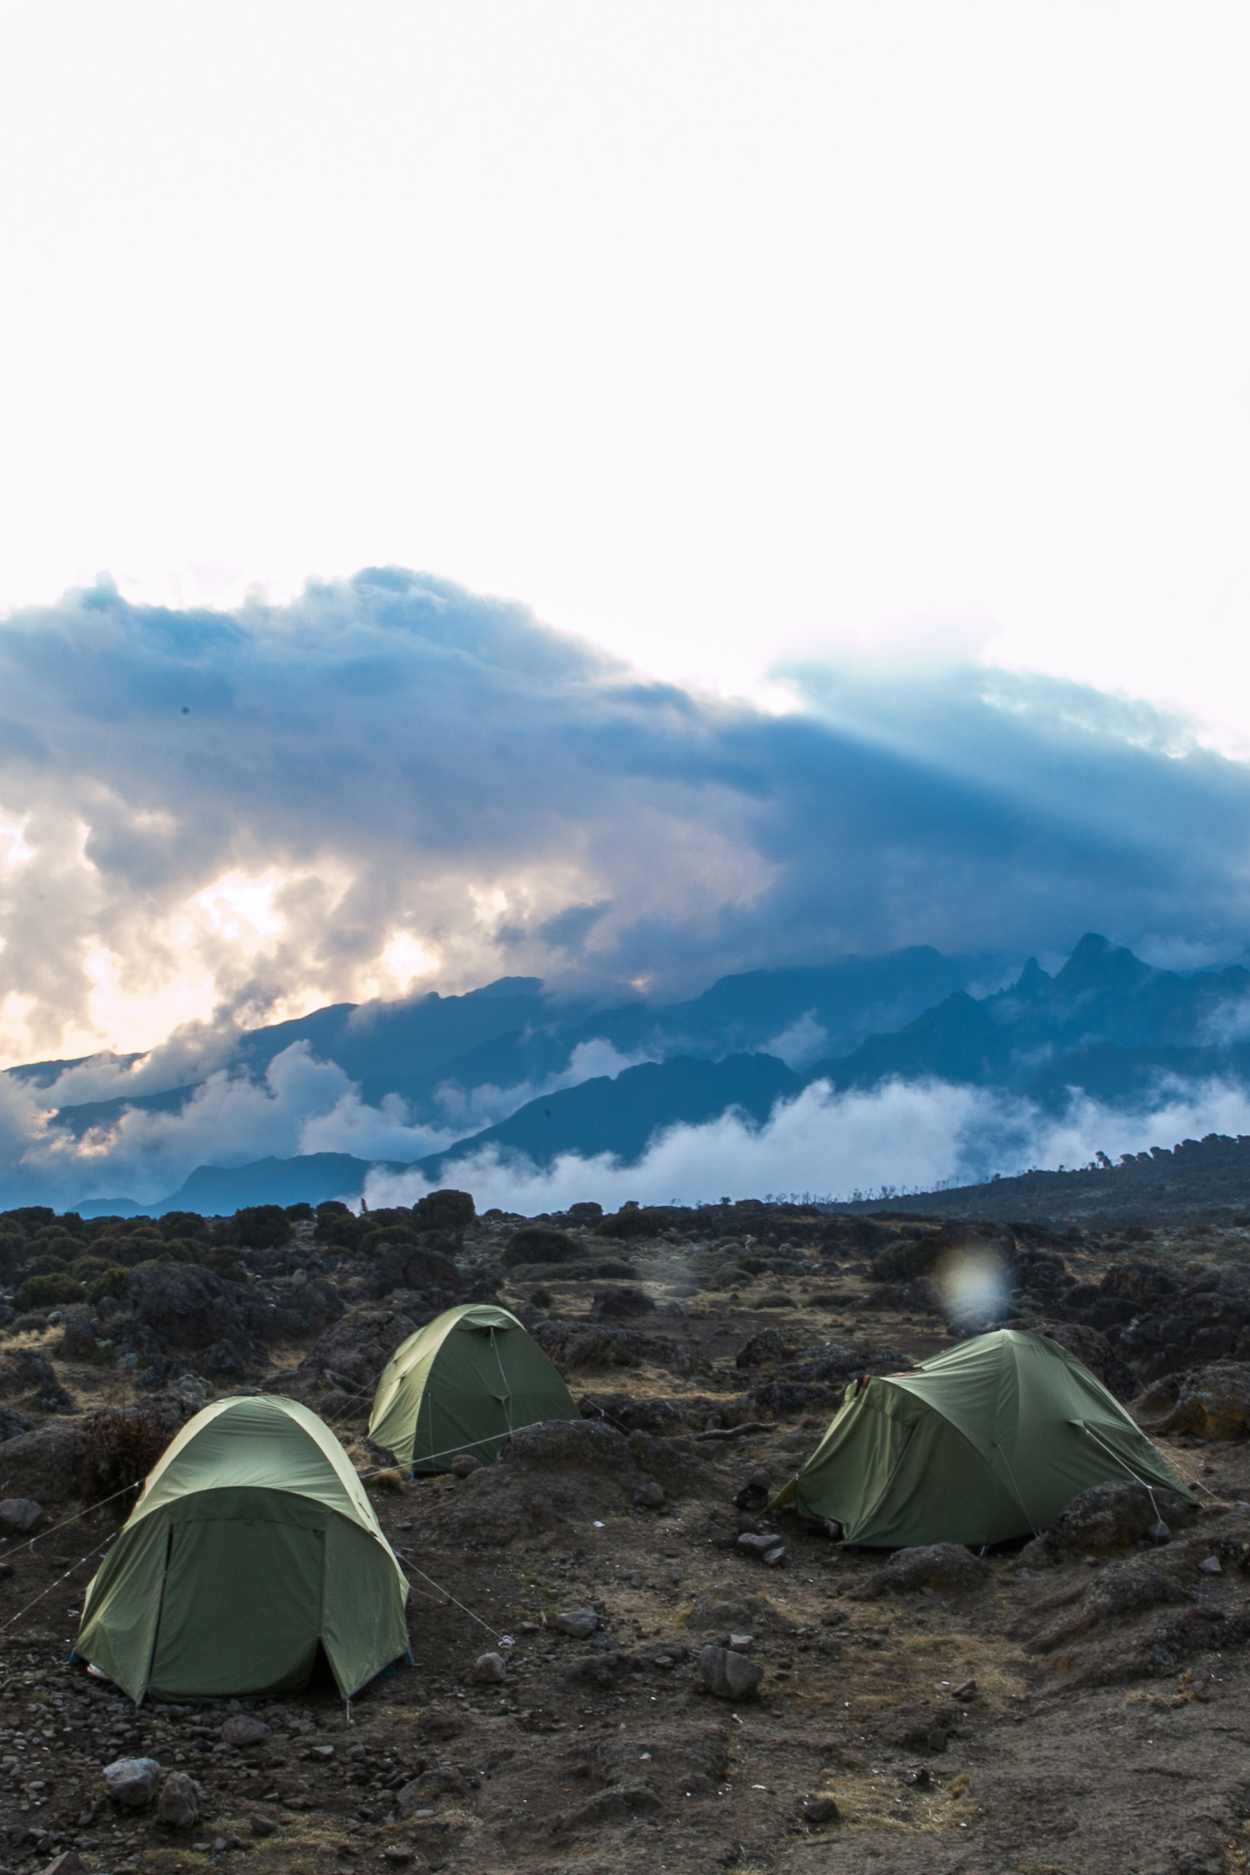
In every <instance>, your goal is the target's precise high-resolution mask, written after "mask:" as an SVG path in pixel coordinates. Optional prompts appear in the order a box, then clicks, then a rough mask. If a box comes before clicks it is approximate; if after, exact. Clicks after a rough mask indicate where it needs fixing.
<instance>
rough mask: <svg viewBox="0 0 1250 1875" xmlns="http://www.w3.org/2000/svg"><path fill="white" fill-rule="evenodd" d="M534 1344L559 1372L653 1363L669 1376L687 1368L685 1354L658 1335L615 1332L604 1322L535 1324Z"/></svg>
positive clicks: (681, 1347)
mask: <svg viewBox="0 0 1250 1875" xmlns="http://www.w3.org/2000/svg"><path fill="white" fill-rule="evenodd" d="M530 1333H531V1334H532V1335H533V1337H534V1340H535V1341H537V1343H538V1345H539V1346H540V1347H541V1348H542V1350H543V1352H544V1353H545V1354H546V1355H547V1356H548V1357H549V1358H550V1359H551V1360H552V1361H554V1362H555V1364H556V1366H557V1367H558V1368H560V1369H561V1370H562V1372H564V1373H566V1374H568V1373H577V1372H585V1371H587V1370H592V1371H593V1370H595V1369H602V1368H608V1367H637V1366H639V1365H640V1364H641V1363H642V1362H643V1361H653V1362H655V1363H656V1364H657V1365H658V1366H662V1367H667V1368H668V1369H669V1371H670V1372H671V1373H686V1372H688V1371H689V1368H690V1356H689V1354H688V1352H687V1350H686V1349H685V1348H684V1347H683V1346H682V1345H681V1344H680V1343H677V1342H672V1341H667V1340H665V1339H663V1338H662V1337H660V1336H659V1335H646V1334H643V1332H642V1330H641V1329H638V1328H615V1327H610V1326H609V1325H608V1324H607V1323H604V1322H587V1321H578V1322H551V1321H548V1322H535V1323H534V1324H533V1326H532V1327H531V1329H530Z"/></svg>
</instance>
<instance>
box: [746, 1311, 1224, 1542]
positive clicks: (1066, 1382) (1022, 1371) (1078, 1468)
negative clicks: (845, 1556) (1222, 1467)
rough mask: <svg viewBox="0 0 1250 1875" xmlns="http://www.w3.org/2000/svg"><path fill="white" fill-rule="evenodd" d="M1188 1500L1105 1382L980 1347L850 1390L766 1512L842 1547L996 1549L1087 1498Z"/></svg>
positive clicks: (996, 1346)
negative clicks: (790, 1517)
mask: <svg viewBox="0 0 1250 1875" xmlns="http://www.w3.org/2000/svg"><path fill="white" fill-rule="evenodd" d="M1129 1479H1136V1480H1137V1481H1138V1483H1140V1484H1143V1485H1147V1486H1151V1487H1162V1488H1165V1489H1167V1490H1170V1491H1178V1492H1180V1493H1181V1494H1182V1495H1184V1496H1185V1497H1190V1496H1191V1495H1192V1493H1191V1492H1190V1491H1189V1489H1188V1487H1187V1486H1186V1485H1185V1484H1183V1483H1182V1482H1181V1480H1180V1479H1179V1478H1178V1477H1177V1476H1176V1475H1175V1473H1174V1472H1173V1471H1172V1470H1171V1468H1170V1467H1169V1466H1168V1464H1167V1462H1166V1460H1165V1459H1164V1458H1163V1456H1162V1454H1161V1453H1160V1452H1158V1451H1156V1449H1155V1447H1154V1446H1153V1445H1152V1444H1151V1443H1150V1440H1149V1439H1148V1438H1147V1437H1146V1435H1145V1434H1144V1433H1143V1432H1141V1431H1140V1430H1139V1429H1138V1427H1137V1426H1136V1425H1134V1423H1133V1421H1132V1420H1131V1419H1130V1418H1129V1416H1128V1414H1127V1413H1126V1412H1125V1410H1124V1408H1123V1407H1122V1406H1121V1405H1120V1403H1119V1401H1118V1400H1116V1399H1115V1398H1114V1397H1113V1395H1111V1394H1110V1393H1108V1391H1107V1389H1106V1388H1105V1387H1104V1386H1103V1385H1102V1384H1101V1382H1099V1381H1097V1380H1095V1378H1094V1376H1093V1375H1092V1374H1091V1373H1090V1372H1089V1370H1088V1369H1087V1368H1085V1367H1082V1365H1081V1363H1080V1362H1079V1361H1078V1360H1077V1359H1076V1358H1075V1356H1074V1355H1072V1354H1069V1353H1068V1351H1067V1349H1066V1348H1061V1347H1060V1346H1059V1345H1058V1343H1057V1342H1054V1341H1049V1340H1047V1339H1046V1337H1045V1336H1044V1335H1035V1334H1029V1333H1026V1332H1024V1331H1022V1330H1020V1329H1015V1328H1000V1329H996V1330H995V1331H994V1332H993V1333H992V1334H988V1335H978V1336H977V1338H976V1339H975V1340H974V1341H965V1342H962V1343H961V1344H960V1346H959V1347H956V1348H951V1349H950V1350H949V1352H947V1353H946V1354H938V1355H935V1356H934V1358H933V1359H932V1360H929V1361H923V1362H922V1363H921V1365H920V1367H919V1368H918V1369H917V1371H916V1372H915V1373H911V1374H886V1375H881V1376H875V1377H874V1378H872V1379H869V1380H859V1381H853V1382H852V1383H851V1385H850V1386H849V1387H848V1388H847V1390H846V1394H845V1396H844V1399H843V1403H842V1406H841V1408H840V1409H839V1411H838V1412H837V1413H836V1414H835V1416H834V1418H833V1419H832V1421H831V1422H830V1424H829V1427H828V1430H827V1431H826V1433H825V1436H824V1438H823V1439H822V1440H821V1442H820V1444H819V1445H818V1446H817V1448H816V1450H815V1451H814V1452H813V1453H812V1456H811V1457H810V1458H809V1459H808V1461H807V1463H806V1465H804V1467H803V1469H802V1470H801V1471H800V1472H799V1474H798V1476H797V1477H795V1478H792V1479H791V1480H790V1482H789V1483H788V1484H786V1485H785V1486H784V1487H783V1488H782V1490H781V1491H779V1492H778V1494H777V1496H776V1498H775V1499H774V1500H773V1508H774V1509H780V1508H782V1507H783V1506H784V1505H787V1504H791V1505H793V1506H794V1507H795V1509H797V1510H799V1511H801V1512H802V1513H804V1514H805V1515H807V1516H809V1517H814V1518H821V1519H825V1520H828V1521H830V1522H834V1523H839V1524H841V1526H842V1533H843V1536H844V1537H845V1539H846V1541H847V1542H848V1543H862V1544H864V1545H866V1546H867V1547H870V1548H880V1549H894V1548H902V1547H904V1546H907V1545H910V1544H914V1543H969V1544H983V1543H1000V1542H1003V1541H1005V1540H1006V1539H1007V1538H1008V1537H1016V1536H1027V1535H1028V1534H1029V1533H1030V1532H1036V1531H1039V1530H1041V1529H1043V1528H1044V1527H1045V1525H1047V1524H1049V1523H1053V1522H1054V1520H1055V1518H1056V1517H1058V1516H1059V1515H1060V1513H1061V1512H1062V1511H1063V1510H1064V1509H1065V1508H1066V1507H1067V1505H1068V1504H1070V1503H1071V1501H1072V1499H1073V1498H1074V1497H1075V1496H1076V1494H1077V1492H1078V1491H1083V1490H1085V1489H1086V1488H1087V1486H1089V1485H1093V1484H1114V1483H1120V1484H1123V1483H1125V1482H1126V1481H1127V1480H1129Z"/></svg>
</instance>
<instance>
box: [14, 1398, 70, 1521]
mask: <svg viewBox="0 0 1250 1875" xmlns="http://www.w3.org/2000/svg"><path fill="white" fill-rule="evenodd" d="M85 1450H86V1438H85V1433H84V1422H83V1421H82V1420H81V1419H49V1420H47V1421H46V1422H45V1423H44V1424H43V1425H42V1426H36V1427H35V1428H34V1430H33V1431H31V1432H21V1433H18V1435H17V1437H16V1438H13V1439H6V1440H5V1442H4V1484H5V1489H6V1490H8V1491H10V1492H12V1493H13V1494H14V1495H15V1496H16V1495H19V1494H20V1495H23V1496H25V1495H30V1496H34V1494H35V1493H36V1492H38V1494H39V1501H40V1502H41V1503H43V1504H49V1503H51V1504H64V1503H66V1502H67V1501H68V1500H69V1499H70V1498H74V1497H77V1496H78V1485H79V1474H80V1472H81V1470H82V1462H83V1454H84V1452H85Z"/></svg>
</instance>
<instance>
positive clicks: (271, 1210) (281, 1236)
mask: <svg viewBox="0 0 1250 1875" xmlns="http://www.w3.org/2000/svg"><path fill="white" fill-rule="evenodd" d="M229 1234H230V1241H231V1243H236V1244H242V1245H243V1246H244V1248H245V1249H248V1250H276V1249H277V1247H278V1245H279V1244H284V1243H285V1242H286V1241H287V1239H288V1237H289V1236H290V1235H291V1223H290V1219H289V1218H288V1217H287V1214H286V1212H285V1211H284V1210H283V1209H282V1206H281V1205H280V1204H246V1205H244V1207H243V1209H242V1210H241V1211H236V1212H235V1214H234V1216H233V1218H231V1220H230V1233H229Z"/></svg>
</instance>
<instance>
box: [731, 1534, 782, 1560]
mask: <svg viewBox="0 0 1250 1875" xmlns="http://www.w3.org/2000/svg"><path fill="white" fill-rule="evenodd" d="M738 1548H739V1549H745V1550H750V1551H751V1552H752V1553H753V1554H754V1555H756V1556H758V1557H759V1559H760V1561H761V1562H764V1563H767V1564H769V1566H770V1567H771V1568H776V1566H777V1564H778V1563H781V1562H784V1561H785V1557H786V1546H785V1544H784V1543H783V1542H782V1540H781V1538H780V1537H779V1536H778V1535H777V1533H776V1531H765V1532H763V1533H761V1534H760V1535H758V1536H757V1535H755V1534H754V1533H753V1532H751V1531H749V1530H746V1531H744V1532H743V1534H742V1535H741V1536H740V1537H739V1538H738Z"/></svg>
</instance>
